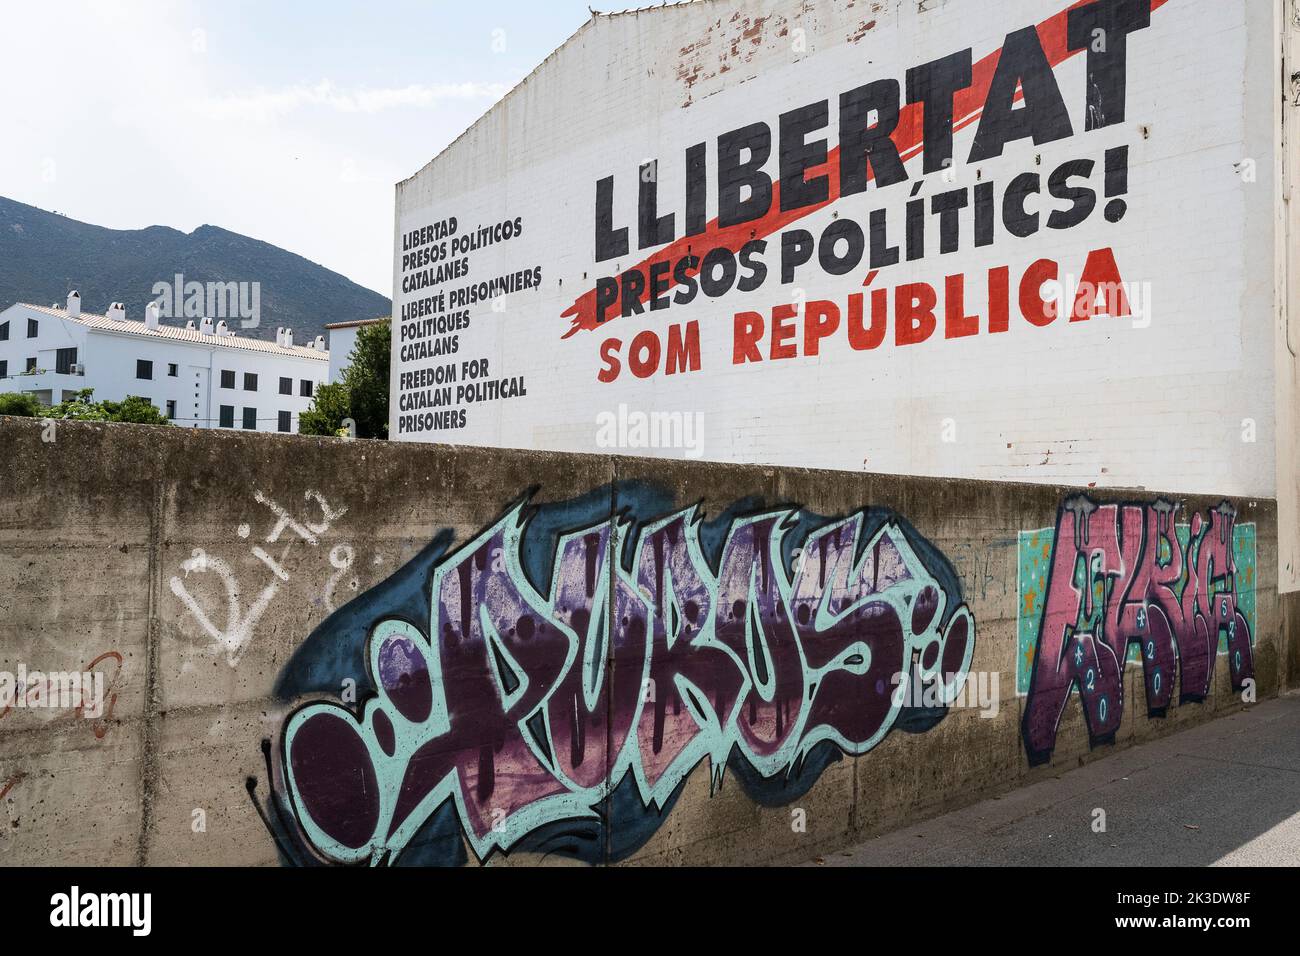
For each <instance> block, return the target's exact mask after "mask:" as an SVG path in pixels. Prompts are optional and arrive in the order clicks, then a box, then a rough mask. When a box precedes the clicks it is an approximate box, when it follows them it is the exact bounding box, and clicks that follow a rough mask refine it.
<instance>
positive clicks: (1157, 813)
mask: <svg viewBox="0 0 1300 956" xmlns="http://www.w3.org/2000/svg"><path fill="white" fill-rule="evenodd" d="M1095 808H1101V809H1103V810H1105V811H1106V832H1105V833H1094V832H1093V830H1092V821H1093V810H1094V809H1095ZM818 862H820V863H822V864H823V865H825V866H885V865H889V866H898V865H900V864H901V865H913V866H947V865H968V866H978V865H984V864H987V865H997V866H1039V865H1063V866H1072V865H1073V866H1102V865H1105V866H1206V865H1219V866H1281V865H1289V866H1296V865H1300V694H1292V695H1289V696H1286V697H1282V698H1279V699H1277V700H1271V701H1266V702H1264V703H1261V704H1259V705H1257V706H1256V707H1253V708H1252V709H1250V710H1248V711H1245V712H1243V713H1239V714H1234V715H1232V716H1230V717H1222V718H1219V719H1217V720H1213V721H1210V722H1209V723H1206V724H1202V725H1201V726H1199V727H1194V728H1192V729H1190V730H1185V731H1182V732H1180V733H1177V734H1174V735H1172V736H1170V737H1166V738H1164V739H1162V740H1158V741H1154V742H1152V743H1147V744H1142V745H1140V746H1137V747H1133V748H1130V749H1128V750H1125V751H1121V752H1120V753H1117V754H1115V755H1113V756H1110V757H1107V758H1105V759H1103V760H1098V761H1096V762H1095V763H1092V764H1089V765H1087V766H1085V767H1081V768H1078V769H1075V770H1070V771H1067V772H1065V773H1063V774H1061V776H1059V777H1056V778H1052V779H1049V780H1043V781H1040V782H1038V783H1035V784H1033V785H1031V786H1028V787H1024V788H1021V789H1019V790H1015V791H1012V792H1010V793H1007V794H1004V795H1002V796H1001V797H997V798H994V799H991V800H984V801H982V802H980V803H977V804H975V805H973V806H970V807H967V808H966V809H964V810H957V811H954V812H952V813H948V814H945V815H943V816H941V817H936V818H934V819H932V820H929V821H927V822H926V823H922V824H919V825H917V826H913V827H908V828H906V829H904V830H897V831H894V832H893V833H888V834H885V835H884V836H881V837H878V838H877V839H874V840H871V841H870V842H867V843H864V844H861V845H860V846H858V847H855V848H853V849H851V850H849V851H847V852H844V853H833V854H829V855H827V856H825V857H823V858H821V859H820V860H819V861H818Z"/></svg>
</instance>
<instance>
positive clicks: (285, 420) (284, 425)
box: [280, 412, 293, 432]
mask: <svg viewBox="0 0 1300 956" xmlns="http://www.w3.org/2000/svg"><path fill="white" fill-rule="evenodd" d="M292 425H293V414H292V413H290V412H281V413H280V431H282V432H287V431H288V430H289V429H290V427H292Z"/></svg>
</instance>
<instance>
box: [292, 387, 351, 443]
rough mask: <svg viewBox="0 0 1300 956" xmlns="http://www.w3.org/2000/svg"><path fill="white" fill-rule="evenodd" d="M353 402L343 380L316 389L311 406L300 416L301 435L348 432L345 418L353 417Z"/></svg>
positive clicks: (299, 429) (299, 427)
mask: <svg viewBox="0 0 1300 956" xmlns="http://www.w3.org/2000/svg"><path fill="white" fill-rule="evenodd" d="M351 412H352V404H351V402H350V400H349V397H348V390H347V387H346V386H345V385H344V384H343V383H342V382H330V383H327V384H325V385H322V386H320V387H319V388H318V389H316V396H315V397H314V398H313V399H312V400H311V407H310V408H309V409H307V410H306V411H305V412H303V413H302V414H301V415H299V416H298V433H299V434H301V435H338V434H339V433H340V432H343V433H344V434H346V432H347V429H346V428H344V427H343V419H345V418H351V417H352V415H351Z"/></svg>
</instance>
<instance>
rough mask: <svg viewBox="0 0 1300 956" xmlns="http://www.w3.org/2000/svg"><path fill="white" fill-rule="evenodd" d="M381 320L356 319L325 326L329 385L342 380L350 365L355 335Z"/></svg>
mask: <svg viewBox="0 0 1300 956" xmlns="http://www.w3.org/2000/svg"><path fill="white" fill-rule="evenodd" d="M382 321H384V320H383V319H357V320H354V321H352V322H335V323H334V324H333V325H327V326H325V331H326V332H328V333H329V334H330V339H329V353H330V377H329V382H330V384H331V385H334V384H337V383H339V382H341V381H342V380H343V373H344V372H346V371H347V369H348V366H349V365H351V364H352V350H353V349H354V348H356V345H357V333H358V332H360V331H361V330H362V329H363V328H364V327H365V326H367V325H378V324H379V323H380V322H382Z"/></svg>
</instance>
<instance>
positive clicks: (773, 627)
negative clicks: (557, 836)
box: [276, 498, 975, 864]
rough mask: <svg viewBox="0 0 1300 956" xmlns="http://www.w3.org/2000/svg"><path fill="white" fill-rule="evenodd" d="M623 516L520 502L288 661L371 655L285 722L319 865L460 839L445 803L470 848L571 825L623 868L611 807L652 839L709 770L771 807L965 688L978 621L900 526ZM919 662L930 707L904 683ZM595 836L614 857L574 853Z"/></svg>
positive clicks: (302, 833) (364, 602)
mask: <svg viewBox="0 0 1300 956" xmlns="http://www.w3.org/2000/svg"><path fill="white" fill-rule="evenodd" d="M606 500H607V501H608V498H606ZM633 511H634V509H633V508H621V509H610V508H608V506H606V510H605V512H604V514H603V515H602V516H599V517H598V518H596V520H590V518H589V520H588V521H587V523H585V524H581V525H576V526H569V527H568V528H567V530H566V529H565V528H563V527H561V526H560V525H559V524H558V523H557V522H555V521H552V522H551V525H550V527H551V529H552V530H551V531H550V532H549V533H546V532H545V531H544V529H541V528H539V527H535V526H537V525H538V523H539V521H541V520H542V518H545V517H546V515H547V514H548V512H547V509H546V508H545V507H544V508H541V509H537V508H530V507H528V506H527V502H526V500H525V501H523V502H520V503H519V504H517V505H515V506H514V507H512V508H511V509H509V510H508V511H507V512H506V514H505V515H504V516H503V517H502V518H501V519H500V520H498V521H497V522H495V523H494V524H492V525H491V526H490V527H488V528H487V529H486V530H484V531H483V532H482V533H481V534H479V535H478V536H477V537H476V538H474V539H473V540H471V541H469V542H468V543H466V544H464V545H463V546H461V547H459V548H458V549H456V550H454V551H451V552H450V553H447V552H446V550H443V551H442V552H440V553H439V554H438V555H437V556H436V557H430V558H428V559H427V562H426V566H425V567H424V569H423V570H421V568H419V567H414V568H413V569H412V570H410V571H409V572H408V573H407V575H406V577H405V578H404V579H403V581H404V582H405V583H403V581H398V582H397V583H394V584H392V585H391V586H390V587H389V590H388V591H385V586H384V585H381V586H379V587H377V588H376V589H374V592H372V594H367V595H363V596H362V597H360V598H358V599H357V600H356V601H354V602H353V603H352V604H351V605H349V606H348V607H347V608H344V609H342V610H341V611H340V612H339V614H338V615H336V616H335V617H336V618H337V620H335V619H333V618H332V619H331V620H330V621H327V622H326V623H325V624H324V625H322V628H321V629H320V630H319V631H318V632H317V635H322V637H320V638H318V637H317V635H313V638H314V639H317V641H316V643H317V644H319V642H320V640H324V641H328V640H329V635H330V631H331V629H332V628H335V627H337V628H338V629H339V630H340V635H339V637H338V640H337V641H336V646H335V648H334V649H332V650H318V651H315V652H313V653H314V654H315V655H316V656H315V657H313V658H311V659H308V658H304V659H303V660H300V661H298V662H297V663H295V665H294V667H295V668H297V671H296V673H298V675H299V676H301V675H303V674H307V673H315V674H316V679H315V686H317V687H320V686H321V685H323V684H325V683H326V682H327V678H326V677H325V674H326V673H333V674H334V675H336V676H337V674H339V673H346V672H347V666H348V660H349V658H350V655H351V654H353V653H357V655H358V656H360V657H361V659H362V660H363V661H364V669H365V673H364V675H363V677H364V681H365V683H366V684H368V685H369V686H370V687H371V688H373V693H372V694H371V695H369V696H366V697H365V699H364V700H362V701H361V702H360V703H359V704H357V705H354V706H349V705H347V704H345V703H342V702H339V701H336V700H318V701H315V702H311V703H308V704H306V705H305V706H302V707H300V708H299V709H297V710H296V711H294V712H293V713H292V714H291V715H290V716H289V717H288V719H287V720H286V722H285V724H284V726H283V728H282V730H281V739H280V752H279V758H280V759H279V764H280V766H279V772H278V774H277V777H278V786H277V790H278V794H277V796H276V799H277V800H278V801H279V803H278V807H279V809H280V810H281V811H282V812H283V815H284V816H285V817H287V818H288V819H289V821H291V826H292V828H293V829H294V830H296V837H297V839H298V840H299V841H300V843H301V844H302V845H303V846H304V847H305V848H306V849H307V850H308V851H309V852H310V854H311V855H312V857H313V858H314V859H316V860H323V861H326V862H336V863H371V864H377V863H394V862H397V861H398V860H400V859H402V858H403V856H404V854H406V852H407V850H408V848H410V847H411V846H412V845H413V844H419V843H420V842H421V838H420V837H419V834H421V833H426V834H427V833H428V832H430V829H431V828H438V827H441V832H442V835H443V838H444V840H443V844H442V845H443V846H444V847H445V846H447V845H449V835H448V825H447V821H449V820H450V819H451V817H449V816H447V814H449V813H454V820H455V829H456V831H457V832H456V834H455V836H456V837H457V838H460V837H463V839H464V841H465V842H466V843H467V844H468V846H469V847H470V848H471V849H472V851H473V853H474V854H475V855H476V856H477V857H478V858H479V859H480V860H482V859H485V858H486V857H487V856H488V855H490V854H491V853H493V852H506V851H509V850H511V849H513V848H517V847H519V846H521V845H528V844H527V843H526V841H527V840H528V839H532V840H534V841H536V840H539V839H541V836H543V835H551V836H553V835H554V833H555V832H556V830H555V828H556V827H557V826H560V825H563V826H564V827H567V829H565V830H564V832H565V833H566V834H568V836H567V837H566V838H565V839H566V840H567V841H568V842H567V843H565V841H563V840H560V841H558V842H557V841H556V840H552V844H553V845H554V846H560V845H561V844H564V845H563V846H561V849H562V850H563V851H571V852H573V853H574V854H575V855H578V856H583V857H586V858H592V857H596V858H609V857H613V856H618V855H620V853H625V852H627V849H626V848H624V849H622V850H620V849H619V848H618V847H615V846H612V844H611V841H612V840H613V839H614V837H612V836H611V830H613V829H616V828H618V827H619V826H620V824H623V823H625V820H624V819H622V817H620V814H623V815H626V814H628V813H630V814H632V815H633V816H637V815H638V814H639V815H640V816H639V819H640V820H641V823H639V824H637V826H638V827H639V828H640V832H641V834H642V837H643V838H646V834H648V833H649V832H653V828H654V827H655V826H657V825H658V823H659V822H661V821H662V819H663V816H664V815H665V814H666V813H667V811H668V810H669V809H670V808H671V806H672V804H673V801H674V800H675V798H676V794H677V793H678V792H679V791H680V788H681V786H682V784H683V781H684V780H685V779H686V778H687V776H689V775H690V774H691V773H692V771H694V770H695V769H696V768H697V767H700V766H701V765H702V764H704V763H707V764H708V767H709V774H710V783H711V785H712V786H714V787H716V786H718V785H720V784H721V782H722V779H723V775H724V771H725V770H726V769H727V768H728V767H732V768H735V769H736V773H737V775H739V776H741V778H742V781H744V785H745V786H746V789H747V791H749V792H751V794H752V795H754V796H755V798H756V799H760V800H763V801H764V802H765V803H779V802H781V800H782V799H783V797H788V796H789V795H790V794H797V793H798V792H802V791H806V789H807V788H808V787H810V786H811V785H812V782H814V781H815V779H816V776H817V775H818V774H819V773H820V772H821V770H822V769H823V768H824V767H825V766H826V764H827V763H828V762H829V761H828V758H827V757H826V755H827V754H828V753H830V752H832V751H835V752H836V753H837V755H836V756H835V757H834V758H833V759H839V757H838V754H839V753H842V754H850V755H855V754H862V753H865V752H866V751H868V750H870V749H871V748H872V747H874V746H875V745H876V744H877V743H879V742H880V741H881V739H882V738H884V736H885V735H886V734H888V733H889V732H890V730H891V729H892V728H894V727H895V726H896V725H898V726H901V727H902V728H903V729H905V730H909V731H919V730H924V729H926V728H927V727H928V726H932V725H933V723H935V722H937V720H938V719H940V718H941V717H942V712H943V710H944V709H945V707H946V705H948V704H951V703H952V702H953V700H954V699H955V698H956V696H957V695H958V694H959V693H960V691H961V689H962V686H963V684H964V682H965V680H966V675H967V672H968V669H969V666H970V662H971V656H972V654H973V652H974V645H975V622H974V619H973V617H972V615H971V613H970V611H969V609H968V608H967V607H966V605H965V604H963V603H962V598H961V589H960V585H959V583H958V580H957V576H956V574H955V573H954V572H953V571H952V568H951V566H950V565H949V564H948V563H947V561H946V560H945V559H944V558H943V556H942V555H941V554H940V553H939V552H938V551H937V550H936V549H935V548H933V546H931V545H930V544H929V543H928V542H926V541H925V539H924V538H922V537H921V536H920V535H919V534H917V533H916V531H915V530H913V529H912V528H911V527H910V525H908V524H907V523H906V522H904V521H903V520H902V519H901V518H898V517H897V516H896V515H894V514H893V513H892V512H888V511H883V510H878V509H870V510H866V511H862V512H859V513H857V514H854V515H852V516H850V517H847V518H843V519H838V520H826V519H819V518H816V517H815V516H812V515H809V514H807V513H805V512H803V511H801V510H798V509H788V508H785V509H776V510H761V509H756V510H753V511H752V512H751V513H747V514H739V513H728V514H727V515H725V516H722V517H721V518H719V519H715V520H714V521H712V522H705V521H704V520H703V517H702V515H701V513H700V511H699V510H698V509H696V508H687V509H685V510H679V511H672V512H670V513H668V514H666V515H663V516H662V517H657V518H654V519H652V520H649V521H644V522H641V521H638V520H636V519H635V517H634V514H633ZM539 515H541V516H542V518H539V517H538V516H539ZM588 515H589V516H590V510H589V511H588ZM413 565H419V561H417V562H413ZM400 577H402V572H399V575H398V576H395V579H396V578H400ZM421 608H422V610H420V611H419V612H418V613H417V609H421ZM362 633H364V638H363V641H362V642H359V643H355V644H351V643H349V642H350V641H352V638H350V637H348V636H347V635H348V634H358V635H359V634H362ZM339 647H350V648H351V650H348V651H346V652H341V651H339V650H338V648H339ZM331 655H333V656H331ZM313 669H314V670H313ZM914 673H916V674H919V677H920V679H921V680H922V681H924V682H926V684H927V686H929V687H930V688H931V690H932V691H933V694H934V699H935V700H936V701H937V702H938V704H939V706H938V708H937V709H938V711H939V712H938V713H937V714H935V713H917V712H915V711H914V710H913V709H912V708H911V707H910V706H905V702H904V700H903V696H902V695H900V694H899V693H897V687H898V686H899V685H900V683H902V684H906V683H910V682H911V681H912V680H914V679H915V678H914V677H913V674H914ZM303 686H306V685H303V684H302V683H301V682H300V683H298V684H297V685H295V687H296V689H297V690H299V691H300V690H301V689H302V687H303ZM284 689H285V691H286V694H288V692H289V691H290V690H291V689H293V688H290V687H289V684H288V683H286V684H285V688H284ZM629 808H630V809H629ZM647 821H648V824H647ZM583 822H590V823H593V824H594V825H596V826H597V830H596V831H592V832H594V833H595V834H596V835H595V836H593V835H592V832H588V833H587V834H586V836H584V837H581V838H582V839H586V840H589V841H591V842H593V843H600V841H602V840H603V841H604V844H605V845H604V846H603V847H596V848H595V849H592V850H590V852H581V851H580V850H579V849H575V848H574V847H572V846H569V845H568V844H573V843H576V842H579V836H574V834H575V833H579V831H576V830H574V829H573V825H574V824H580V823H583ZM628 825H629V826H630V824H628ZM456 842H457V843H458V842H459V840H457V841H456ZM566 848H567V849H566ZM412 852H413V853H414V851H412ZM449 860H450V861H453V862H455V853H454V852H451V853H448V852H439V853H437V854H435V855H434V858H432V859H431V860H430V861H431V862H447V861H449Z"/></svg>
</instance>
